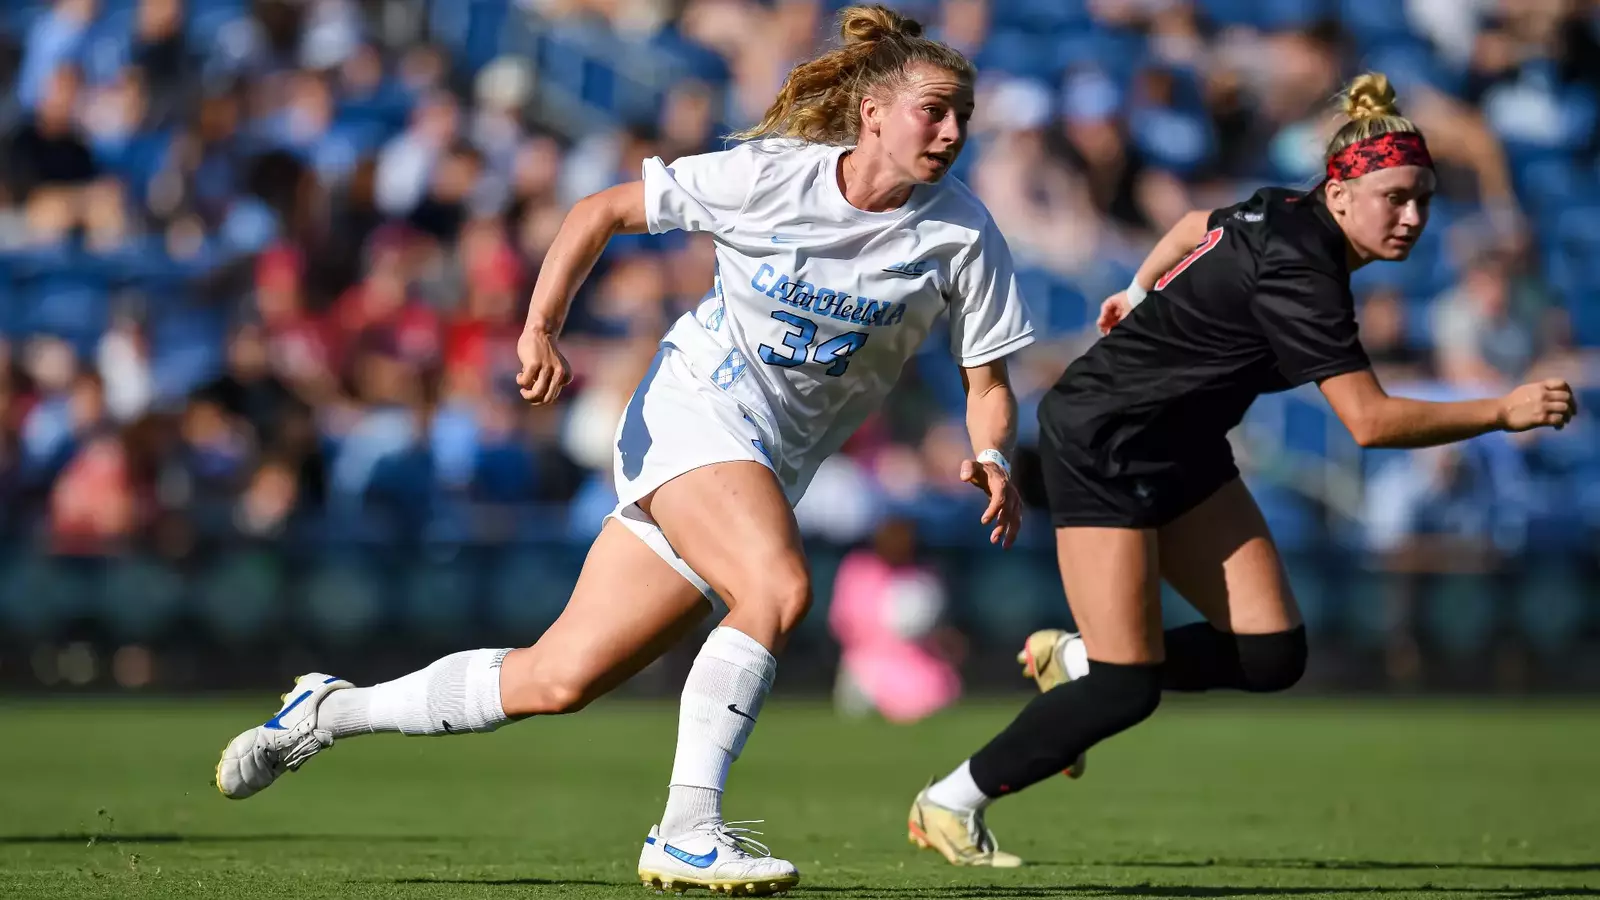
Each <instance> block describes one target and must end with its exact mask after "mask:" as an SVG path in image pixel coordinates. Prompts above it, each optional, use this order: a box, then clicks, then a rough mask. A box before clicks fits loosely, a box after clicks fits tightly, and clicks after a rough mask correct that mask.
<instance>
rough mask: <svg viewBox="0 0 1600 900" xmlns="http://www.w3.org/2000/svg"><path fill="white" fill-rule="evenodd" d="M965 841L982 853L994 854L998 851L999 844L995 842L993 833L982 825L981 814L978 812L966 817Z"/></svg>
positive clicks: (975, 811)
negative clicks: (970, 842) (968, 841)
mask: <svg viewBox="0 0 1600 900" xmlns="http://www.w3.org/2000/svg"><path fill="white" fill-rule="evenodd" d="M967 839H968V840H970V841H972V846H974V847H976V848H978V849H979V850H980V851H982V852H984V853H994V852H995V851H997V850H999V849H1000V842H999V841H997V840H995V836H994V832H992V831H990V830H989V826H987V825H985V824H984V822H983V813H982V812H980V811H978V810H973V811H972V812H971V813H969V814H968V815H967Z"/></svg>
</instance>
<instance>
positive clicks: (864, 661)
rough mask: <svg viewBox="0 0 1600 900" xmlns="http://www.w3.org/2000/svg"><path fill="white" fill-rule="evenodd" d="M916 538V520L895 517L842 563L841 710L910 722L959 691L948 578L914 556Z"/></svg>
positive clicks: (835, 614) (837, 617)
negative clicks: (947, 610) (948, 623)
mask: <svg viewBox="0 0 1600 900" xmlns="http://www.w3.org/2000/svg"><path fill="white" fill-rule="evenodd" d="M915 540H916V538H915V532H914V529H913V526H912V525H911V523H909V522H907V521H905V520H902V519H891V520H889V521H888V522H886V523H884V525H883V526H882V527H880V528H879V530H878V533H877V535H876V536H875V538H874V543H873V546H872V547H871V548H863V549H860V550H856V551H854V552H853V553H851V554H849V555H848V556H846V557H845V559H844V562H843V563H841V564H840V566H839V573H838V576H837V577H836V578H835V580H834V592H833V603H832V605H831V607H830V609H829V611H828V624H829V627H830V629H831V630H832V631H833V635H834V638H835V639H837V640H838V641H839V645H840V647H841V649H842V651H843V652H842V659H841V660H840V664H839V675H838V681H837V683H836V684H835V691H834V700H835V704H836V706H837V707H838V708H839V709H840V711H842V712H845V713H847V714H851V715H864V714H866V713H868V712H870V711H873V710H876V711H877V712H878V713H879V714H881V715H882V716H883V717H884V718H885V719H888V720H889V721H891V722H899V723H909V722H915V721H917V720H919V719H923V718H926V717H927V716H930V715H932V714H933V713H935V712H938V711H939V710H941V709H943V708H944V707H946V706H949V705H950V704H951V703H954V702H955V701H956V699H957V698H958V697H960V696H961V676H960V674H959V673H958V672H957V670H956V665H955V659H954V657H955V656H956V652H955V651H957V650H958V648H959V635H956V634H955V633H954V632H953V631H951V630H950V629H947V628H943V627H941V625H940V621H941V619H942V614H943V612H944V606H945V591H944V584H943V582H942V581H941V580H940V578H939V576H938V574H937V573H936V572H935V571H933V570H932V569H931V568H929V567H927V566H922V565H919V564H917V563H916V561H915V559H914V556H913V553H914V549H915ZM952 645H954V646H952Z"/></svg>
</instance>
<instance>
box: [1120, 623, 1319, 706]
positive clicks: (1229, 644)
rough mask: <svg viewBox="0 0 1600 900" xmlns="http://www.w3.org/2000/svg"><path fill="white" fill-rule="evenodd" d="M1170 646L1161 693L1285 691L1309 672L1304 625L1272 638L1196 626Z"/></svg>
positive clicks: (1171, 639)
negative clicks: (1223, 689)
mask: <svg viewBox="0 0 1600 900" xmlns="http://www.w3.org/2000/svg"><path fill="white" fill-rule="evenodd" d="M1166 645H1167V662H1166V664H1165V665H1164V666H1163V667H1162V679H1161V687H1162V688H1163V689H1165V690H1169V691H1209V690H1215V689H1217V688H1232V689H1234V690H1240V691H1251V692H1255V693H1265V692H1269V691H1282V690H1287V689H1289V688H1291V687H1293V686H1294V684H1295V682H1297V681H1299V680H1300V676H1301V675H1303V674H1305V670H1306V629H1305V626H1304V625H1302V626H1300V627H1298V628H1293V629H1291V630H1289V631H1280V632H1276V633H1273V634H1230V633H1229V632H1226V631H1219V630H1217V629H1216V628H1213V627H1212V626H1211V624H1210V623H1209V622H1197V623H1195V624H1193V625H1185V626H1183V627H1182V628H1173V629H1171V630H1169V631H1167V633H1166ZM1090 671H1093V668H1092V667H1091V669H1090Z"/></svg>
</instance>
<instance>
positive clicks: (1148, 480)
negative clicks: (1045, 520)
mask: <svg viewBox="0 0 1600 900" xmlns="http://www.w3.org/2000/svg"><path fill="white" fill-rule="evenodd" d="M1207 451H1208V452H1197V453H1194V454H1192V455H1187V454H1186V455H1184V456H1182V457H1178V456H1176V455H1175V457H1174V458H1172V459H1169V460H1165V461H1156V462H1151V461H1148V460H1146V461H1142V462H1141V463H1139V464H1137V465H1129V466H1127V468H1129V469H1136V470H1137V472H1138V474H1130V473H1125V472H1120V471H1116V470H1118V469H1119V468H1121V466H1119V465H1116V464H1112V465H1110V466H1108V465H1106V464H1105V462H1103V461H1102V462H1096V461H1094V455H1095V454H1093V453H1092V452H1091V451H1090V449H1089V448H1087V447H1084V446H1082V445H1081V444H1077V443H1076V442H1075V441H1073V440H1072V438H1071V437H1070V436H1068V437H1065V438H1064V439H1063V438H1058V437H1054V436H1052V435H1051V434H1050V433H1049V430H1048V429H1042V430H1041V431H1040V434H1039V456H1040V460H1039V465H1040V466H1041V468H1042V470H1043V475H1044V488H1045V495H1046V496H1047V497H1048V498H1049V502H1050V521H1051V524H1053V525H1054V526H1055V527H1057V528H1069V527H1073V526H1089V527H1100V528H1160V527H1162V526H1163V525H1166V524H1168V523H1169V522H1172V521H1173V520H1174V519H1176V518H1178V517H1179V516H1181V515H1183V514H1184V513H1186V512H1188V511H1189V510H1191V509H1194V508H1195V507H1196V506H1199V505H1200V504H1201V503H1203V502H1204V501H1205V500H1206V499H1207V498H1209V497H1210V496H1211V495H1212V494H1215V493H1216V492H1217V491H1218V490H1219V489H1221V488H1222V487H1223V485H1226V484H1227V483H1228V482H1230V481H1232V480H1234V479H1235V478H1238V477H1239V467H1238V466H1236V465H1235V464H1234V462H1233V453H1232V451H1231V448H1228V447H1227V445H1226V444H1225V443H1224V444H1223V446H1222V448H1220V449H1219V448H1215V447H1213V448H1207ZM1108 470H1111V472H1112V474H1107V472H1108Z"/></svg>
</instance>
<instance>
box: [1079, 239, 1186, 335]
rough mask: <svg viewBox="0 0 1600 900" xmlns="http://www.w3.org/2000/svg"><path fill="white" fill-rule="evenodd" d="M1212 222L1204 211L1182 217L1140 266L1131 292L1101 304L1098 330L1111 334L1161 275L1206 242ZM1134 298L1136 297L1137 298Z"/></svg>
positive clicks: (1119, 292)
mask: <svg viewBox="0 0 1600 900" xmlns="http://www.w3.org/2000/svg"><path fill="white" fill-rule="evenodd" d="M1210 221H1211V213H1210V212H1207V211H1204V210H1194V211H1192V212H1189V213H1185V214H1184V216H1183V218H1181V219H1179V220H1178V223H1177V224H1176V225H1173V226H1172V229H1171V230H1170V231H1168V232H1167V233H1166V234H1165V235H1163V236H1162V238H1161V240H1159V241H1157V242H1156V245H1155V246H1154V247H1152V248H1150V253H1149V254H1148V255H1146V256H1145V258H1144V262H1143V263H1141V264H1140V265H1139V271H1138V272H1136V273H1134V276H1133V284H1132V285H1129V287H1128V290H1124V291H1118V292H1117V293H1115V294H1112V295H1111V296H1110V297H1107V298H1106V300H1105V302H1104V303H1101V304H1100V317H1099V319H1097V320H1096V322H1095V325H1096V326H1097V327H1099V329H1100V333H1101V334H1105V333H1106V332H1108V331H1110V330H1111V329H1112V327H1114V326H1115V325H1116V324H1117V323H1118V322H1120V321H1122V320H1123V318H1124V317H1125V316H1127V315H1128V313H1129V312H1131V311H1132V310H1133V308H1134V307H1135V306H1137V305H1138V304H1139V301H1140V300H1143V299H1144V294H1145V292H1147V291H1150V290H1151V289H1153V288H1154V287H1155V283H1156V281H1158V280H1159V279H1160V278H1161V276H1162V275H1164V274H1166V273H1167V272H1169V271H1171V270H1172V267H1173V266H1176V265H1177V264H1178V263H1180V262H1182V261H1183V258H1184V257H1185V256H1187V255H1188V254H1189V252H1190V251H1191V250H1193V249H1194V248H1195V247H1196V246H1198V245H1199V244H1200V242H1202V241H1204V240H1205V239H1206V225H1207V224H1208V223H1209V222H1210ZM1134 295H1137V299H1135V296H1134Z"/></svg>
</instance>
